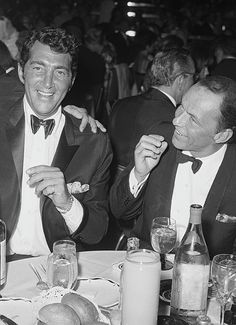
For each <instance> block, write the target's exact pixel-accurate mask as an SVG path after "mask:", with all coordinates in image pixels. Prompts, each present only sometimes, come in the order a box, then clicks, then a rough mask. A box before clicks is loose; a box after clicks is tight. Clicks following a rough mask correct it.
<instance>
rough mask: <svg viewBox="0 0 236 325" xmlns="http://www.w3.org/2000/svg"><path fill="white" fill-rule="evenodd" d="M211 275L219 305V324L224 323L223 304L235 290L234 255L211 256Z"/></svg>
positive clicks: (235, 259) (235, 265) (235, 269)
mask: <svg viewBox="0 0 236 325" xmlns="http://www.w3.org/2000/svg"><path fill="white" fill-rule="evenodd" d="M211 277H212V280H213V283H214V286H215V288H216V292H217V299H218V301H219V303H220V306H221V314H220V324H221V325H224V312H225V306H226V303H227V301H228V300H229V298H230V297H231V295H232V293H233V292H234V291H235V292H236V255H233V254H219V255H216V256H214V257H213V260H212V264H211Z"/></svg>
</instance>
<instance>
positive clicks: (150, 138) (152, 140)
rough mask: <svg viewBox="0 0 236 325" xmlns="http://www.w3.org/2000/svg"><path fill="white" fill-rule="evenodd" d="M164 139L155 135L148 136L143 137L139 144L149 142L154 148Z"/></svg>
mask: <svg viewBox="0 0 236 325" xmlns="http://www.w3.org/2000/svg"><path fill="white" fill-rule="evenodd" d="M164 140H165V139H164V137H163V136H162V135H157V134H149V135H143V136H142V137H141V139H140V141H139V142H143V141H144V142H150V143H152V144H154V145H156V146H161V143H162V142H163V141H164Z"/></svg>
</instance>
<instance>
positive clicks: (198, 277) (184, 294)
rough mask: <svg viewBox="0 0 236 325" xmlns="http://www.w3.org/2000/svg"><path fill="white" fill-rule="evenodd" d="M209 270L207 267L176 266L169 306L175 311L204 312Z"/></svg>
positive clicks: (195, 265) (196, 265) (194, 265)
mask: <svg viewBox="0 0 236 325" xmlns="http://www.w3.org/2000/svg"><path fill="white" fill-rule="evenodd" d="M209 270H210V266H209V265H198V264H179V265H176V268H175V270H174V274H173V280H172V281H173V283H172V293H171V306H173V307H174V308H176V309H185V310H204V309H205V308H206V303H207V291H208V279H209Z"/></svg>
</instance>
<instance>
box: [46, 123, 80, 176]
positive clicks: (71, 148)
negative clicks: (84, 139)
mask: <svg viewBox="0 0 236 325" xmlns="http://www.w3.org/2000/svg"><path fill="white" fill-rule="evenodd" d="M77 149H78V146H77V145H69V144H68V142H67V139H66V134H65V128H64V129H63V131H62V134H61V138H60V140H59V143H58V146H57V150H56V153H55V156H54V159H53V162H52V166H54V167H58V168H60V170H61V171H62V172H65V170H66V168H67V166H68V165H69V163H70V161H71V160H72V158H73V156H74V154H75V152H76V150H77Z"/></svg>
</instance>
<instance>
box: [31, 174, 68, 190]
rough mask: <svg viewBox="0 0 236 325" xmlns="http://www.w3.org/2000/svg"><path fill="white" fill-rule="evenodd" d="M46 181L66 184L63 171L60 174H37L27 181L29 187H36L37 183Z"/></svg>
mask: <svg viewBox="0 0 236 325" xmlns="http://www.w3.org/2000/svg"><path fill="white" fill-rule="evenodd" d="M44 180H54V182H55V180H58V182H64V175H63V173H62V172H61V171H59V172H47V173H43V172H42V173H36V174H33V175H31V176H30V178H29V179H28V181H27V184H28V185H29V186H35V185H37V183H39V182H42V181H44Z"/></svg>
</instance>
